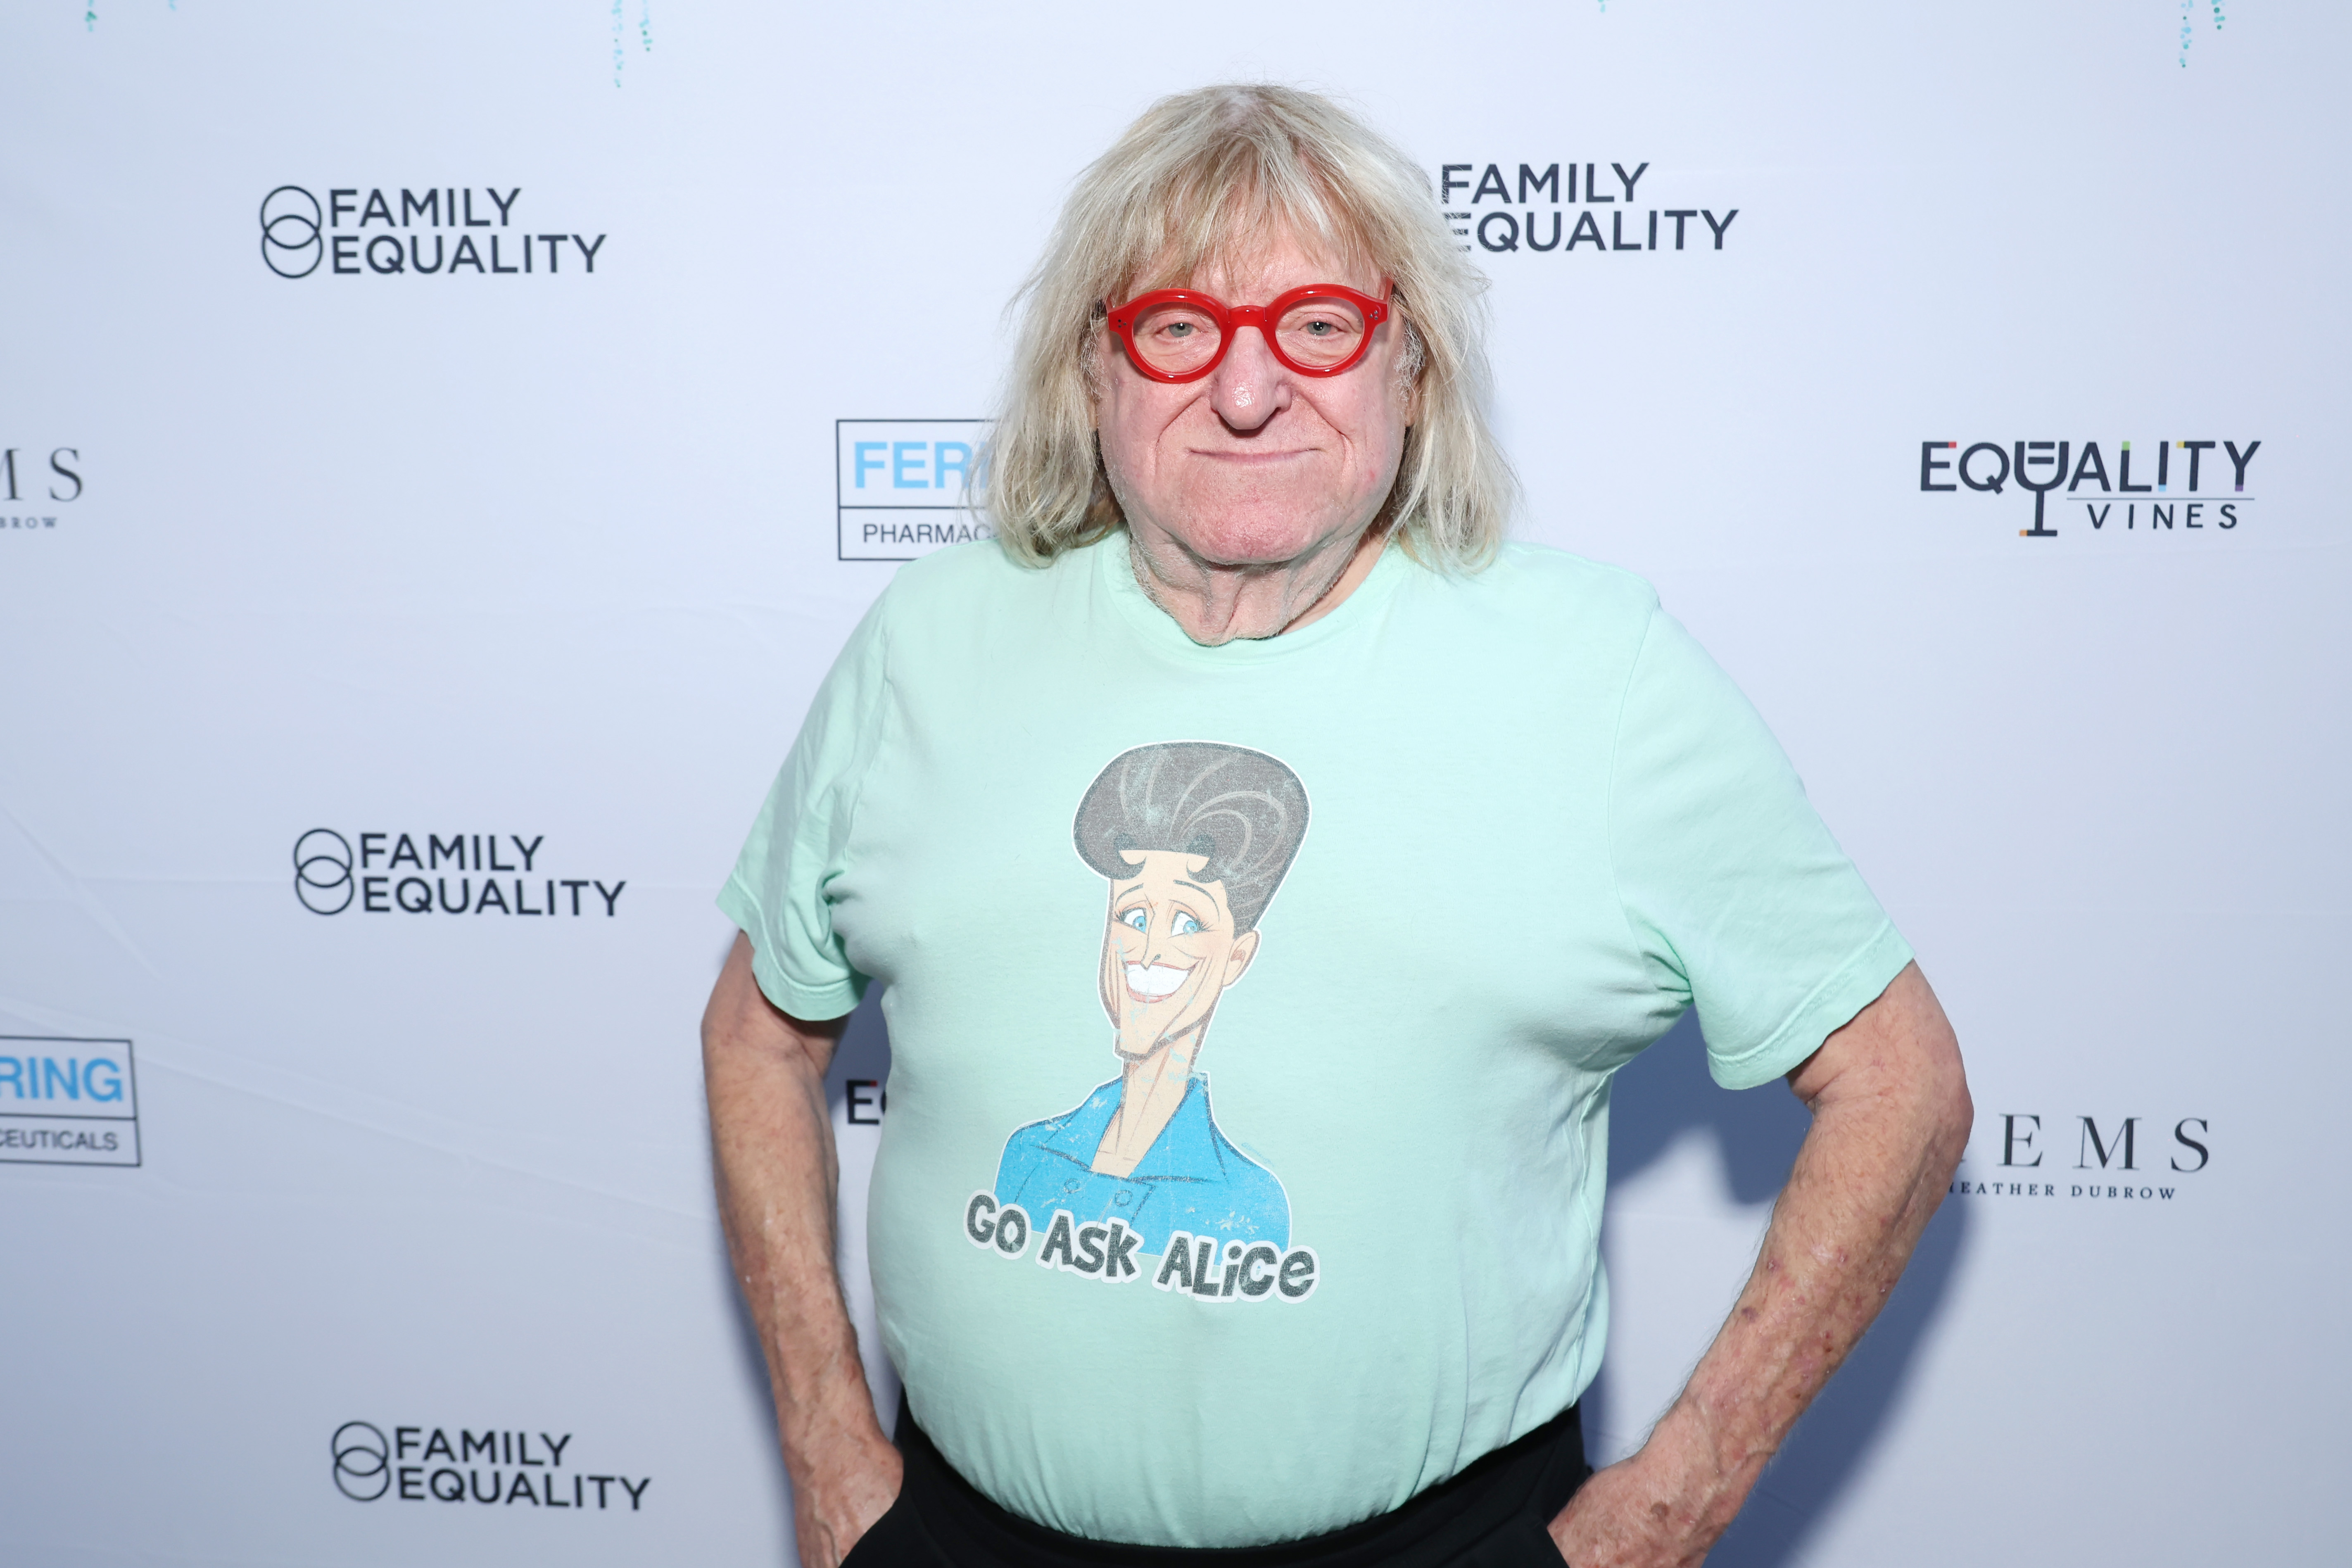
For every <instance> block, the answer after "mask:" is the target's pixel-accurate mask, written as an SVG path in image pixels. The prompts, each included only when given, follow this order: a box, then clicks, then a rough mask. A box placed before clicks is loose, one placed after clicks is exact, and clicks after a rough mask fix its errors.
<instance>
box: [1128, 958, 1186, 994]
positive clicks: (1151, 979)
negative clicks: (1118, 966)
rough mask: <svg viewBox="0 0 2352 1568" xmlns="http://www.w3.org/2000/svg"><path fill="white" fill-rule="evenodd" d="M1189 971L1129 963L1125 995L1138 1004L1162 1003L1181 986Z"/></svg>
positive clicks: (1161, 965)
mask: <svg viewBox="0 0 2352 1568" xmlns="http://www.w3.org/2000/svg"><path fill="white" fill-rule="evenodd" d="M1191 973H1192V971H1191V970H1190V969H1172V968H1171V967H1169V966H1168V965H1167V964H1164V963H1130V964H1129V965H1127V994H1129V996H1132V997H1134V998H1135V999H1136V1000H1137V1001H1139V1002H1164V1001H1166V1000H1167V999H1168V998H1169V997H1171V996H1173V995H1174V994H1176V989H1177V987H1179V986H1181V985H1182V984H1184V981H1185V979H1186V977H1187V976H1189V975H1190V974H1191Z"/></svg>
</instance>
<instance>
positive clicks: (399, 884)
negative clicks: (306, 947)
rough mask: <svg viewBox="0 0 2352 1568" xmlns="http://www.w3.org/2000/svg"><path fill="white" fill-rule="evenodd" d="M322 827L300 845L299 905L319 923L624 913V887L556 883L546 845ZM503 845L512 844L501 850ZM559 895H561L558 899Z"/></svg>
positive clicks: (542, 838) (581, 880)
mask: <svg viewBox="0 0 2352 1568" xmlns="http://www.w3.org/2000/svg"><path fill="white" fill-rule="evenodd" d="M357 837H358V839H359V853H358V855H357V856H356V857H354V856H353V855H352V840H351V839H350V838H347V837H344V836H343V835H342V834H341V833H340V832H338V831H336V830H335V829H334V828H331V827H313V828H311V829H310V831H309V832H308V833H305V834H303V835H302V836H301V837H299V838H297V839H295V840H294V896H295V897H296V898H297V899H299V900H301V901H302V907H303V908H304V909H306V910H310V912H311V913H312V914H314V915H339V914H341V913H342V912H343V911H344V910H348V909H350V908H352V905H353V904H354V903H356V904H357V905H358V906H359V910H360V912H361V913H362V914H371V915H384V914H394V913H400V914H411V915H429V914H445V915H462V914H477V915H486V914H488V913H489V912H490V911H491V910H497V911H498V912H499V914H502V915H555V916H567V917H571V918H575V919H576V918H579V917H581V916H584V915H593V914H596V913H597V912H599V910H601V911H602V912H603V913H604V916H605V917H606V918H607V919H612V918H614V917H615V916H617V914H618V913H619V907H620V901H621V891H622V889H625V888H626V887H627V886H628V885H629V884H628V882H627V881H626V880H625V879H614V881H613V882H611V883H609V884H608V883H606V882H604V880H603V879H600V878H594V877H556V876H552V875H550V874H549V871H548V868H547V867H544V866H542V865H541V864H540V860H541V855H542V853H543V849H544V847H545V845H546V843H547V835H545V834H544V833H540V834H534V835H532V836H531V837H529V838H525V837H523V836H522V835H521V834H520V833H509V834H504V835H500V834H496V833H452V834H450V835H448V836H447V837H443V836H441V835H440V834H437V833H419V834H412V833H393V832H366V833H362V834H359V835H357ZM501 839H503V842H501ZM559 889H560V890H559Z"/></svg>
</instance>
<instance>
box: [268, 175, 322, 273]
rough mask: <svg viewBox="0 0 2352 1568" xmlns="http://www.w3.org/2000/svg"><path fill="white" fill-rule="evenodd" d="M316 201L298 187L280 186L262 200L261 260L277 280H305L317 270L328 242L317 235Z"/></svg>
mask: <svg viewBox="0 0 2352 1568" xmlns="http://www.w3.org/2000/svg"><path fill="white" fill-rule="evenodd" d="M321 216H323V215H321V214H320V211H319V198H318V197H316V196H314V195H311V194H310V192H308V191H306V190H304V189H303V188H302V187H301V186H299V185H280V186H278V188H277V189H276V190H274V191H272V192H270V193H269V194H268V195H266V196H264V197H262V198H261V259H262V260H264V261H267V262H268V263H269V270H271V271H272V272H275V273H277V274H278V276H279V277H280V278H308V277H309V276H310V274H311V273H313V272H316V271H317V270H318V269H319V263H320V260H322V259H323V258H325V256H326V254H327V242H326V240H325V239H324V238H323V237H321V236H320V233H319V220H320V217H321Z"/></svg>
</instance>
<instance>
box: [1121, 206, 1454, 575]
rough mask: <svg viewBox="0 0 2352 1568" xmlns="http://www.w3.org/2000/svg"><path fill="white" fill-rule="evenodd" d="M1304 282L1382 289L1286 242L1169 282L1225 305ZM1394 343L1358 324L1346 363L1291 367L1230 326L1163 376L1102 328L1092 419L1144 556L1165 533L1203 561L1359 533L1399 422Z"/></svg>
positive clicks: (1378, 496) (1257, 299) (1393, 326)
mask: <svg viewBox="0 0 2352 1568" xmlns="http://www.w3.org/2000/svg"><path fill="white" fill-rule="evenodd" d="M1309 283H1343V284H1346V285H1348V286H1349V288H1352V289H1359V290H1360V291H1361V292H1363V293H1366V294H1370V295H1372V296H1373V297H1375V298H1378V297H1379V296H1380V294H1381V291H1382V289H1383V286H1384V285H1383V282H1382V279H1381V277H1380V276H1379V274H1377V273H1376V272H1370V271H1366V270H1364V269H1362V268H1349V267H1347V266H1344V265H1342V264H1340V263H1338V262H1334V261H1331V260H1328V259H1327V258H1321V257H1318V256H1317V255H1314V254H1312V253H1310V252H1308V251H1307V250H1305V249H1303V248H1302V247H1300V246H1299V245H1298V243H1297V241H1296V240H1291V239H1285V240H1283V241H1282V242H1281V243H1279V244H1276V245H1274V246H1272V247H1269V248H1268V249H1267V250H1266V251H1265V254H1264V255H1262V256H1259V257H1256V258H1253V260H1252V261H1251V262H1250V263H1249V264H1247V265H1245V266H1242V267H1239V268H1234V270H1233V271H1232V272H1226V271H1224V270H1222V269H1219V270H1214V271H1212V272H1210V273H1209V274H1208V275H1207V276H1205V277H1202V278H1194V279H1184V280H1182V283H1181V286H1182V287H1186V288H1192V289H1200V290H1202V292H1204V293H1207V294H1212V295H1214V296H1215V297H1216V298H1218V299H1220V300H1224V301H1225V302H1226V303H1227V304H1229V305H1263V304H1265V303H1267V302H1268V301H1269V300H1273V299H1275V298H1276V296H1278V295H1280V294H1283V293H1284V292H1286V291H1287V290H1289V289H1297V288H1302V287H1304V286H1306V285H1307V284H1309ZM1155 286H1156V285H1155ZM1117 302H1118V301H1116V300H1114V301H1112V303H1114V304H1115V303H1117ZM1402 343H1403V328H1402V326H1401V325H1400V324H1399V323H1398V322H1397V321H1395V320H1394V319H1393V318H1392V319H1391V320H1390V321H1384V322H1382V323H1381V325H1380V326H1378V327H1376V328H1374V329H1373V330H1372V342H1371V347H1370V350H1369V351H1368V352H1367V353H1366V354H1365V356H1364V358H1363V360H1362V362H1361V363H1359V364H1357V365H1355V366H1354V367H1353V368H1351V369H1349V370H1348V371H1345V372H1343V373H1341V374H1339V375H1334V376H1311V375H1301V374H1298V373H1297V372H1296V371H1294V370H1291V369H1290V368H1289V367H1288V366H1286V365H1285V364H1284V363H1282V362H1281V361H1280V360H1277V359H1276V358H1275V357H1274V353H1273V351H1272V350H1270V349H1268V348H1267V347H1266V343H1265V336H1264V334H1263V333H1261V332H1259V331H1257V330H1256V329H1255V328H1244V329H1242V330H1241V331H1237V332H1236V333H1235V334H1234V341H1233V346H1232V347H1231V348H1230V349H1228V350H1227V351H1226V353H1225V357H1224V361H1223V363H1221V364H1219V365H1218V366H1217V368H1216V369H1215V370H1214V371H1213V372H1211V373H1210V374H1208V375H1206V376H1203V377H1202V379H1201V380H1199V381H1191V382H1183V383H1179V384H1168V383H1165V382H1158V381H1154V380H1152V379H1151V378H1150V377H1149V376H1147V375H1145V374H1143V373H1142V372H1141V371H1139V370H1137V369H1136V368H1135V365H1134V364H1133V363H1132V362H1130V361H1129V359H1128V357H1127V352H1126V350H1124V349H1123V348H1121V347H1120V346H1119V344H1118V340H1117V339H1116V338H1114V337H1112V336H1111V335H1110V329H1109V328H1108V326H1105V327H1104V328H1103V329H1102V330H1101V336H1100V339H1099V341H1098V342H1097V348H1096V353H1097V355H1098V356H1099V357H1098V361H1097V363H1099V365H1100V366H1101V372H1102V374H1101V378H1100V385H1099V387H1098V389H1097V390H1098V394H1099V401H1098V402H1097V406H1096V410H1095V416H1096V422H1097V427H1098V428H1099V430H1100V432H1101V437H1102V457H1103V467H1104V470H1105V472H1106V474H1107V475H1108V478H1109V480H1110V488H1111V490H1112V492H1113V493H1114V494H1116V495H1117V496H1118V502H1119V505H1120V507H1121V508H1122V509H1123V510H1125V512H1126V514H1127V524H1128V527H1129V529H1130V530H1133V531H1136V532H1137V533H1138V535H1139V537H1140V538H1142V540H1143V542H1144V543H1145V545H1146V546H1147V548H1150V549H1153V550H1154V552H1155V553H1157V552H1158V547H1160V546H1161V545H1164V544H1165V543H1167V542H1170V541H1172V542H1174V544H1175V545H1177V546H1178V547H1180V548H1181V551H1182V552H1184V553H1186V554H1188V555H1191V556H1192V557H1195V558H1197V559H1199V560H1200V561H1202V562H1205V563H1210V564H1212V565H1217V566H1263V565H1268V564H1278V563H1285V562H1289V561H1295V560H1297V559H1298V558H1299V557H1301V556H1303V555H1306V554H1307V553H1309V552H1312V551H1314V550H1316V549H1318V548H1319V547H1322V546H1324V545H1326V544H1328V543H1329V542H1332V541H1334V540H1340V539H1345V540H1350V541H1352V540H1354V539H1356V538H1357V537H1359V536H1360V535H1361V534H1362V532H1363V531H1364V530H1365V528H1366V527H1368V526H1369V525H1370V522H1371V521H1372V519H1373V518H1374V517H1376V516H1378V515H1379V513H1380V510H1381V502H1382V501H1383V500H1386V499H1387V498H1388V493H1389V491H1390V489H1392V488H1393V487H1394V485H1395V484H1396V476H1397V467H1398V465H1399V463H1400V462H1402V459H1403V456H1404V439H1405V430H1406V428H1407V426H1410V425H1412V420H1413V415H1414V401H1415V400H1414V398H1413V396H1412V395H1410V394H1408V393H1405V392H1402V391H1401V390H1400V389H1399V387H1398V384H1397V376H1396V364H1397V355H1398V353H1400V352H1401V349H1402Z"/></svg>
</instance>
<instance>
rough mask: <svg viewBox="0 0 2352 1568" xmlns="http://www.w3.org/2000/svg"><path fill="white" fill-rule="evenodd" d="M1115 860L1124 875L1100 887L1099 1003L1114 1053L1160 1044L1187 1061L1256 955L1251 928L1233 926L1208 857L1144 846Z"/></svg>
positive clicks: (1132, 1056)
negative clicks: (1106, 888)
mask: <svg viewBox="0 0 2352 1568" xmlns="http://www.w3.org/2000/svg"><path fill="white" fill-rule="evenodd" d="M1122 858H1124V859H1125V860H1126V861H1127V862H1128V864H1129V866H1131V867H1133V868H1134V874H1133V876H1132V877H1131V878H1129V879H1127V880H1124V881H1114V882H1112V883H1111V885H1110V921H1109V924H1108V927H1107V928H1106V930H1105V931H1104V934H1103V952H1102V999H1103V1010H1104V1011H1105V1012H1107V1013H1108V1014H1109V1015H1110V1021H1111V1026H1112V1027H1113V1028H1114V1029H1116V1030H1117V1031H1118V1036H1117V1048H1118V1054H1119V1057H1120V1059H1122V1060H1124V1061H1139V1060H1141V1059H1143V1058H1147V1057H1149V1056H1150V1055H1151V1053H1152V1052H1153V1051H1155V1050H1158V1049H1161V1048H1163V1047H1164V1048H1166V1049H1167V1050H1168V1051H1169V1052H1170V1053H1171V1055H1173V1056H1176V1057H1179V1058H1182V1060H1183V1063H1184V1065H1185V1066H1186V1067H1187V1068H1189V1067H1190V1066H1191V1065H1192V1057H1193V1056H1194V1054H1195V1053H1196V1051H1197V1049H1198V1047H1199V1042H1200V1037H1201V1036H1202V1034H1203V1033H1204V1032H1205V1031H1206V1030H1207V1028H1208V1026H1209V1016H1210V1015H1211V1014H1212V1013H1213V1012H1215V1011H1216V1007H1217V998H1218V997H1219V996H1220V995H1221V994H1223V992H1224V989H1225V987H1226V986H1228V985H1231V984H1233V983H1234V981H1236V980H1239V979H1240V978H1241V977H1242V973H1243V972H1244V971H1245V970H1246V969H1248V968H1249V965H1250V960H1251V959H1252V958H1255V956H1256V955H1257V943H1258V934H1257V932H1255V931H1242V930H1240V929H1238V928H1237V927H1236V925H1235V924H1234V916H1233V911H1232V909H1231V908H1230V906H1229V903H1228V900H1227V898H1226V894H1225V885H1224V883H1223V882H1221V881H1213V880H1209V879H1208V877H1209V872H1208V866H1209V857H1208V856H1206V855H1188V854H1185V853H1184V852H1183V851H1181V850H1179V849H1146V850H1144V851H1142V852H1141V853H1140V854H1138V853H1136V852H1135V851H1132V850H1130V851H1129V852H1128V853H1127V854H1126V855H1125V856H1123V857H1122Z"/></svg>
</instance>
